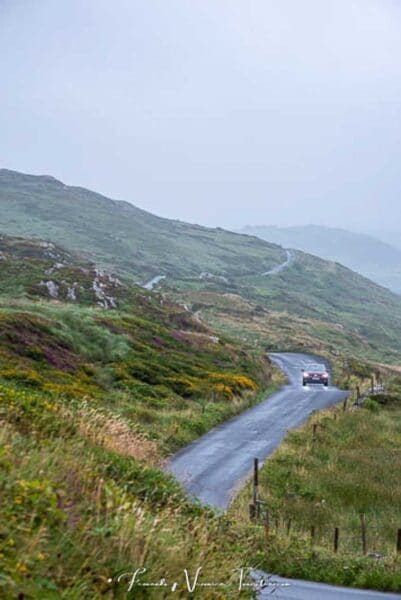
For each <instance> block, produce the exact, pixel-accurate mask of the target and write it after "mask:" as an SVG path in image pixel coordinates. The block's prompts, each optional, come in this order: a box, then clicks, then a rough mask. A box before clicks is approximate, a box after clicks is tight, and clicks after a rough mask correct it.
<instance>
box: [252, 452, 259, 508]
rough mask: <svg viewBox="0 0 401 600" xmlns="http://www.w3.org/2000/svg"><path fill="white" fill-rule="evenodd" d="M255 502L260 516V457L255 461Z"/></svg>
mask: <svg viewBox="0 0 401 600" xmlns="http://www.w3.org/2000/svg"><path fill="white" fill-rule="evenodd" d="M253 503H254V505H255V510H256V516H257V517H259V459H258V458H255V459H254V461H253Z"/></svg>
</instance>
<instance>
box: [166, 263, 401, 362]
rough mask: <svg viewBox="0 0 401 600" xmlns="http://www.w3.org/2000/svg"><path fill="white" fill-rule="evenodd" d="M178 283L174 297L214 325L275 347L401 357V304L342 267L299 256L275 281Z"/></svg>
mask: <svg viewBox="0 0 401 600" xmlns="http://www.w3.org/2000/svg"><path fill="white" fill-rule="evenodd" d="M174 285H175V292H174V294H173V296H174V297H176V298H180V299H182V300H183V301H185V302H186V303H187V304H188V305H189V306H190V307H192V308H193V309H194V310H200V311H201V314H203V315H204V317H205V319H207V320H208V321H209V322H210V323H213V324H214V326H217V327H218V326H220V325H221V326H222V327H223V329H224V326H227V327H228V328H229V329H228V330H229V331H230V332H231V334H234V331H235V330H237V332H238V335H239V336H240V337H242V338H244V337H247V332H249V335H251V336H253V337H255V336H256V337H259V338H261V337H262V336H264V343H265V346H266V347H268V348H270V349H279V350H296V349H310V350H314V351H316V350H319V348H320V347H321V348H327V349H328V350H332V351H333V352H345V353H350V354H355V355H356V356H360V357H361V358H367V359H371V360H379V361H382V362H390V363H396V362H398V361H399V360H400V357H401V340H400V338H399V335H398V331H400V327H401V298H400V297H399V296H398V295H396V294H393V293H392V292H390V291H389V290H386V289H385V288H382V287H380V286H379V285H377V284H374V283H372V282H371V281H369V280H367V279H365V278H364V277H362V276H360V275H357V274H356V273H354V272H353V271H350V270H349V269H347V268H346V267H343V266H342V265H339V264H337V263H334V262H328V261H324V260H322V259H319V258H316V257H314V256H311V255H308V254H304V253H301V252H297V253H296V256H295V259H294V261H293V263H292V264H291V265H290V266H289V267H288V268H287V269H285V270H284V271H282V272H281V273H278V274H276V275H273V276H268V277H242V278H237V279H236V280H235V281H232V282H231V283H229V284H224V285H223V284H222V283H221V282H217V281H207V282H199V281H196V280H192V281H189V280H185V281H177V282H174ZM238 305H240V306H241V308H240V309H238ZM238 311H239V312H238ZM219 323H220V325H219Z"/></svg>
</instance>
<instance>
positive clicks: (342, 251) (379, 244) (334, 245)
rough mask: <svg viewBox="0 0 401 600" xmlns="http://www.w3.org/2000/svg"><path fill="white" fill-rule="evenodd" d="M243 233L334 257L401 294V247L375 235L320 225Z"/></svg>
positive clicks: (264, 228) (260, 228)
mask: <svg viewBox="0 0 401 600" xmlns="http://www.w3.org/2000/svg"><path fill="white" fill-rule="evenodd" d="M241 233H247V234H250V235H256V236H258V237H260V238H261V239H264V240H266V241H269V242H273V243H275V244H280V245H282V246H285V247H286V248H295V249H297V250H302V251H303V252H308V253H310V254H314V255H315V256H320V257H321V258H324V259H327V260H334V261H336V262H339V263H341V264H343V265H345V266H347V267H349V268H350V269H352V270H353V271H356V272H358V273H360V274H361V275H364V276H365V277H368V278H369V279H371V280H373V281H376V282H377V283H379V284H380V285H383V286H385V287H388V288H390V289H392V290H393V291H395V292H397V293H401V249H400V248H397V247H395V246H393V245H391V244H389V243H386V242H384V241H382V240H381V239H378V238H376V237H374V236H372V235H367V234H362V233H354V232H351V231H347V230H345V229H339V228H332V227H323V226H319V225H305V226H297V227H274V226H264V225H260V226H247V227H244V228H243V229H242V230H241Z"/></svg>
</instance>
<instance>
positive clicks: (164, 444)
mask: <svg viewBox="0 0 401 600" xmlns="http://www.w3.org/2000/svg"><path fill="white" fill-rule="evenodd" d="M41 281H46V282H49V281H50V282H51V283H52V284H53V285H51V286H50V287H48V286H43V285H41V283H40V282H41ZM94 283H96V285H94ZM74 285H75V287H74V289H75V294H74V295H71V293H70V294H69V293H68V290H70V289H71V287H72V286H74ZM55 290H57V295H56V296H55V295H54V291H55ZM99 290H100V291H101V292H102V293H103V294H104V296H105V297H106V298H107V299H108V301H107V302H104V298H102V299H99V294H100V293H101V292H100V291H99ZM274 386H275V383H274V379H272V369H271V365H270V362H269V361H268V359H267V358H266V357H265V356H264V355H263V354H262V353H261V352H260V351H255V350H247V348H246V347H244V345H243V344H241V345H240V344H239V343H237V342H233V341H231V340H230V339H228V338H226V337H224V336H220V337H218V336H217V335H216V334H215V332H214V331H212V330H210V329H209V328H208V327H206V326H205V325H204V324H202V323H201V322H199V320H197V319H196V318H194V317H193V316H192V315H191V314H190V313H189V312H188V310H187V309H186V308H184V307H182V306H178V305H176V304H173V303H170V302H168V301H167V300H166V299H163V298H162V297H161V296H159V295H158V294H154V293H152V294H151V293H148V292H146V291H144V290H142V289H140V288H138V287H135V286H129V285H128V284H122V283H121V282H119V281H118V280H116V279H114V278H111V279H110V277H109V276H106V275H104V274H99V271H98V269H96V268H95V267H94V266H93V265H92V264H90V263H88V262H85V261H84V262H80V260H79V257H76V256H74V255H72V254H70V253H68V252H66V251H64V250H63V249H61V248H59V247H57V246H55V245H54V244H50V245H49V244H48V243H43V242H40V241H39V240H24V239H21V238H10V237H6V236H2V237H1V239H0V423H1V433H0V496H1V498H2V511H1V514H0V589H1V592H0V596H1V597H2V598H5V599H7V600H8V599H10V600H11V599H14V598H22V597H24V598H32V599H35V600H36V599H38V600H39V599H42V598H46V599H49V600H51V599H53V598H54V599H58V598H67V599H71V600H72V599H76V598H79V599H81V598H82V599H86V598H87V599H88V600H89V599H90V600H93V599H95V598H110V599H111V598H129V597H132V598H134V597H135V598H153V597H155V598H163V597H166V596H167V595H168V594H169V593H170V590H169V591H168V594H167V592H166V591H165V590H160V589H158V590H156V591H154V592H153V591H149V590H147V589H141V588H135V590H134V591H133V592H132V594H131V595H129V594H127V582H124V583H121V584H118V583H117V577H118V575H119V574H121V573H123V572H130V571H132V569H133V568H134V567H135V568H140V567H143V566H146V567H148V568H149V573H148V575H146V576H144V577H143V578H142V579H143V580H144V581H146V580H147V581H154V580H155V579H156V578H157V579H160V577H161V576H165V577H166V578H167V579H168V580H171V581H172V582H173V581H178V582H179V587H178V589H177V592H176V596H177V597H178V598H187V597H188V592H187V590H186V588H185V581H184V579H183V570H184V568H186V567H187V566H190V565H191V564H202V565H203V566H204V573H205V579H208V580H212V579H214V578H215V577H218V578H219V580H222V581H227V585H228V586H229V588H228V589H230V586H232V589H233V590H234V589H236V586H237V577H236V576H235V575H234V573H233V570H234V569H235V568H237V567H238V565H239V564H249V562H250V560H251V551H253V550H252V547H251V544H250V543H249V540H248V538H247V536H246V533H243V532H241V531H237V530H236V528H235V527H233V526H232V525H230V524H229V523H228V522H227V520H226V519H225V518H224V517H217V516H216V515H214V514H212V513H210V512H209V511H208V510H206V509H201V508H200V507H198V506H196V505H191V504H189V503H188V502H187V500H186V499H185V497H184V495H183V493H182V492H181V491H180V489H179V487H178V486H177V485H176V484H175V483H174V481H173V479H172V478H171V477H169V476H167V475H165V474H164V473H163V472H162V471H161V467H162V464H163V461H164V458H165V456H166V455H168V454H169V453H170V452H172V451H174V450H176V449H178V448H179V447H181V446H182V445H184V444H187V443H189V442H190V441H191V440H193V439H194V438H196V437H198V436H199V435H201V434H202V433H204V432H206V431H207V430H208V429H210V428H211V427H213V426H214V425H216V424H218V423H220V422H222V421H223V420H225V419H227V418H228V417H230V416H232V415H234V414H237V413H238V412H240V411H241V410H244V409H245V408H246V407H248V406H251V405H252V404H253V403H255V402H257V401H258V400H259V398H260V397H261V396H260V395H261V394H262V393H263V394H266V393H268V390H269V389H270V390H272V389H273V388H274ZM228 548H229V552H228ZM178 550H179V551H178ZM109 580H111V581H109ZM210 597H211V598H212V597H216V598H217V595H213V594H212V595H211V596H210ZM244 597H248V594H247V593H244Z"/></svg>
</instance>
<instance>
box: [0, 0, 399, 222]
mask: <svg viewBox="0 0 401 600" xmlns="http://www.w3.org/2000/svg"><path fill="white" fill-rule="evenodd" d="M0 65H1V79H0V166H3V167H7V168H11V169H16V170H20V171H24V172H32V173H38V174H39V173H46V174H51V175H54V176H55V177H58V178H60V179H62V180H63V181H65V182H66V183H68V184H77V185H82V186H85V187H89V188H92V189H94V190H96V191H100V192H102V193H104V194H106V195H109V196H111V197H113V198H117V199H124V200H128V201H130V202H132V203H134V204H136V205H137V206H140V207H142V208H145V209H146V210H149V211H152V212H155V213H157V214H160V215H163V216H168V217H174V218H180V219H182V220H188V221H192V222H198V223H202V224H207V225H221V226H226V227H238V226H241V225H244V224H257V223H259V224H261V223H267V224H280V225H291V224H302V223H311V222H314V223H324V224H333V225H342V226H346V227H349V228H358V229H363V228H366V229H369V228H376V227H384V228H386V227H391V228H394V227H395V225H396V224H398V222H400V223H401V194H400V191H401V164H400V163H401V152H400V150H401V3H400V2H399V0H302V1H301V0H274V1H273V0H241V1H240V0H141V1H139V0H113V1H112V0H68V1H66V2H61V1H55V0H0Z"/></svg>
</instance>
